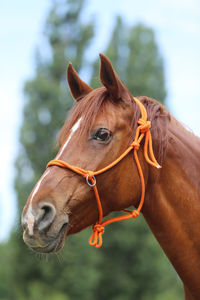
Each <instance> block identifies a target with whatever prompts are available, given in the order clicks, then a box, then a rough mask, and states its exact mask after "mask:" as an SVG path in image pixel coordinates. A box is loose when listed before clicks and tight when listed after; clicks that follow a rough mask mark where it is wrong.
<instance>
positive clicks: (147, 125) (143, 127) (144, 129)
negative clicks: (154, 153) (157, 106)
mask: <svg viewBox="0 0 200 300" xmlns="http://www.w3.org/2000/svg"><path fill="white" fill-rule="evenodd" d="M138 124H139V125H140V132H141V133H145V132H147V131H148V130H149V129H150V128H151V121H145V120H143V119H141V118H140V119H139V120H138Z"/></svg>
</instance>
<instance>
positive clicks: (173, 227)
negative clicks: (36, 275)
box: [21, 54, 200, 300]
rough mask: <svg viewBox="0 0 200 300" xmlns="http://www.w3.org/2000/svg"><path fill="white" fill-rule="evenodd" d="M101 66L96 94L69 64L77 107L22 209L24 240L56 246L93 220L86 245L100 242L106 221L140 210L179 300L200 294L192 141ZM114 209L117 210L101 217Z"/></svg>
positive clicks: (199, 163)
mask: <svg viewBox="0 0 200 300" xmlns="http://www.w3.org/2000/svg"><path fill="white" fill-rule="evenodd" d="M100 63H101V65H100V79H101V83H102V87H99V88H97V89H94V90H93V89H92V88H91V87H90V86H89V85H87V84H86V83H85V82H84V81H83V80H81V78H80V77H79V75H78V74H77V72H76V71H75V69H74V68H73V66H72V64H71V63H69V65H68V69H67V79H68V83H69V87H70V91H71V94H72V96H73V98H74V99H75V103H76V104H75V105H74V107H73V108H72V110H71V112H70V115H69V117H68V119H67V121H66V122H65V123H64V125H63V127H62V129H61V131H60V133H59V138H58V143H59V146H60V148H59V151H58V154H57V155H56V157H55V159H54V160H52V161H51V162H50V163H49V164H48V165H47V169H46V170H45V172H44V173H43V175H42V177H41V178H40V179H39V181H38V182H37V183H36V185H35V187H34V188H33V190H32V192H31V194H30V196H29V198H28V200H27V203H26V205H25V207H24V209H23V212H22V219H21V222H22V227H23V229H24V233H23V239H24V242H25V243H26V244H27V245H28V246H29V247H30V248H31V249H33V250H35V251H37V252H41V253H50V252H57V251H59V250H60V249H61V248H62V247H63V245H64V243H65V240H66V237H67V236H68V235H70V234H75V233H77V232H80V231H81V230H83V229H84V228H86V227H88V226H91V225H93V234H92V236H91V238H90V240H89V241H90V244H91V245H94V246H96V247H97V248H98V247H100V246H101V245H102V235H103V233H104V229H105V226H106V225H108V224H109V223H111V222H115V221H120V220H124V219H126V218H127V219H128V218H136V217H138V215H139V213H140V212H141V213H142V214H143V216H144V218H145V220H146V222H147V224H148V226H149V227H150V229H151V231H152V233H153V234H154V236H155V237H156V239H157V241H158V242H159V244H160V246H161V247H162V249H163V251H164V252H165V254H166V255H167V257H168V258H169V260H170V262H171V263H172V265H173V266H174V268H175V270H176V272H177V273H178V275H179V277H180V278H181V280H182V282H183V285H184V291H185V299H190V300H191V299H200V234H199V225H200V218H199V215H200V201H199V200H200V139H199V138H198V137H196V136H195V135H194V134H193V133H192V132H190V131H188V130H187V129H186V128H185V127H184V126H183V125H182V124H181V123H180V122H178V121H177V120H176V119H175V117H173V116H172V115H171V114H170V113H169V111H168V110H167V109H166V108H165V107H164V106H162V105H161V104H160V103H159V102H157V101H156V100H154V99H152V98H149V97H146V96H141V97H138V98H135V97H133V96H132V94H131V93H130V92H129V90H128V88H127V87H126V85H125V84H124V83H123V82H122V81H121V80H120V78H119V77H118V75H117V73H116V72H115V70H114V69H113V66H112V64H111V62H110V60H109V59H108V58H107V57H106V56H105V55H104V54H100ZM88 170H90V171H88ZM130 206H133V207H135V208H136V209H134V210H133V211H131V210H129V209H128V208H129V207H130ZM121 210H122V211H123V213H125V215H123V216H121V217H115V218H111V219H107V220H105V221H102V219H103V218H104V217H106V216H107V215H109V214H110V213H111V212H114V211H121Z"/></svg>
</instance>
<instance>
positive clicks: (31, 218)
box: [25, 118, 82, 235]
mask: <svg viewBox="0 0 200 300" xmlns="http://www.w3.org/2000/svg"><path fill="white" fill-rule="evenodd" d="M81 119H82V118H80V119H78V121H77V122H76V123H75V124H74V126H73V127H72V129H71V132H70V135H69V136H68V139H67V140H66V142H65V144H64V145H63V147H62V148H61V150H60V152H59V153H58V155H57V156H56V158H55V159H58V158H59V157H60V156H61V155H62V153H63V151H64V150H65V148H66V146H67V144H68V143H69V141H70V139H71V137H72V135H73V134H74V132H75V131H76V130H77V129H78V128H79V126H80V122H81ZM49 172H50V169H49V170H46V171H45V172H44V174H43V175H42V177H41V178H40V180H39V181H38V183H37V184H36V186H35V188H34V190H33V192H32V195H31V199H30V203H29V207H28V210H27V213H26V216H25V218H26V219H27V224H28V230H29V234H30V235H31V234H33V227H34V216H33V213H32V201H33V198H34V197H35V195H36V193H37V192H38V190H39V187H40V185H41V182H42V180H43V179H44V178H45V177H46V176H47V175H48V174H49Z"/></svg>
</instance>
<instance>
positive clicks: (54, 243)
mask: <svg viewBox="0 0 200 300" xmlns="http://www.w3.org/2000/svg"><path fill="white" fill-rule="evenodd" d="M66 227H67V224H64V225H63V226H62V228H61V229H60V231H59V233H58V235H57V236H56V237H55V238H54V239H52V240H51V241H50V242H49V243H47V244H45V245H44V246H30V245H28V246H29V247H30V248H31V249H32V250H33V251H35V252H39V253H57V252H59V251H60V250H61V249H62V248H63V246H64V243H65V239H66Z"/></svg>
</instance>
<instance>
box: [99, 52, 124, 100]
mask: <svg viewBox="0 0 200 300" xmlns="http://www.w3.org/2000/svg"><path fill="white" fill-rule="evenodd" d="M99 56H100V60H101V67H100V79H101V82H102V84H103V85H104V86H105V87H106V88H107V90H108V91H109V93H110V95H111V96H112V97H113V99H115V100H119V99H122V97H123V95H125V94H126V95H127V93H128V94H129V91H128V89H127V87H126V86H125V85H124V84H123V83H122V82H121V80H120V79H119V77H118V75H117V74H116V72H115V71H114V69H113V67H112V64H111V62H110V60H109V59H108V58H107V57H106V56H105V55H104V54H102V53H100V54H99Z"/></svg>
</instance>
